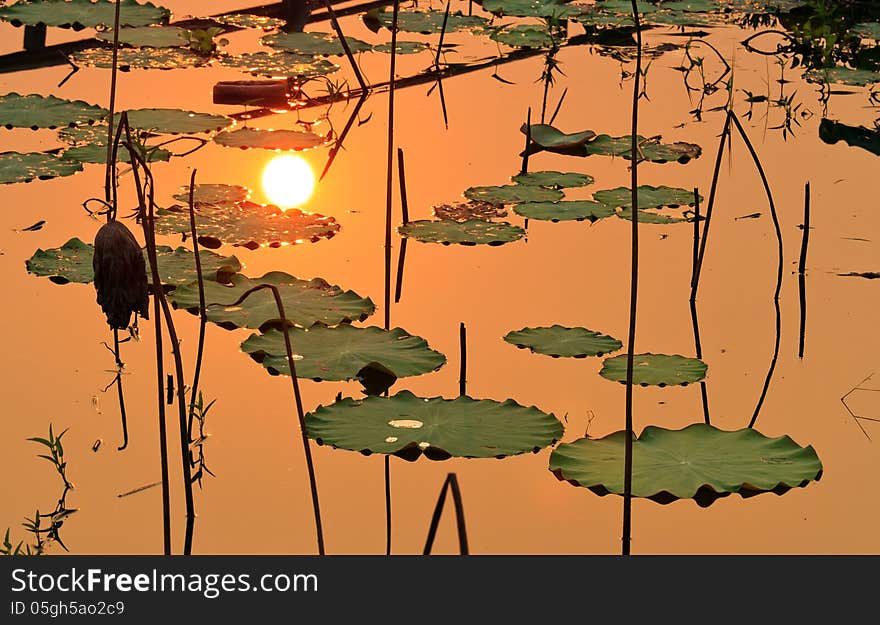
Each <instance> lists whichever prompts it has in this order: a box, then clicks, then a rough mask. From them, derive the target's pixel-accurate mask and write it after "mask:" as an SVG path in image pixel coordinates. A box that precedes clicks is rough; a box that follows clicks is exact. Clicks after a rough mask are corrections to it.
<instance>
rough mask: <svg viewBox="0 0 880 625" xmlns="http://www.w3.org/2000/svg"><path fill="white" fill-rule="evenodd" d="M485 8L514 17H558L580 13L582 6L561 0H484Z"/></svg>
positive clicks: (491, 11)
mask: <svg viewBox="0 0 880 625" xmlns="http://www.w3.org/2000/svg"><path fill="white" fill-rule="evenodd" d="M483 9H484V10H485V11H489V12H490V13H494V14H496V15H503V16H512V17H557V18H568V17H574V16H575V15H579V14H580V12H581V7H580V6H574V5H570V4H565V3H563V2H561V1H559V0H483Z"/></svg>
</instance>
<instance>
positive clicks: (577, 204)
mask: <svg viewBox="0 0 880 625" xmlns="http://www.w3.org/2000/svg"><path fill="white" fill-rule="evenodd" d="M513 212H515V213H516V214H517V215H520V216H521V217H525V218H526V219H539V220H542V221H583V220H585V219H588V220H590V221H596V220H599V219H602V218H604V217H610V216H611V215H613V214H614V210H613V209H612V208H611V207H609V206H605V205H604V204H600V203H599V202H591V201H590V200H566V201H562V202H523V203H522V204H517V205H516V206H514V207H513Z"/></svg>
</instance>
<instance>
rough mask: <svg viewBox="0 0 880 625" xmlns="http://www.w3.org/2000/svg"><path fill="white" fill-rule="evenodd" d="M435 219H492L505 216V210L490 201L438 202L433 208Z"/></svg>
mask: <svg viewBox="0 0 880 625" xmlns="http://www.w3.org/2000/svg"><path fill="white" fill-rule="evenodd" d="M433 211H434V216H435V217H436V218H437V219H451V220H452V221H468V220H470V219H482V220H483V221H492V220H493V219H501V218H504V217H507V210H506V209H505V208H504V207H502V206H498V205H497V204H492V203H490V202H474V201H473V200H472V201H470V202H456V203H454V204H440V205H439V206H435V207H434V208H433Z"/></svg>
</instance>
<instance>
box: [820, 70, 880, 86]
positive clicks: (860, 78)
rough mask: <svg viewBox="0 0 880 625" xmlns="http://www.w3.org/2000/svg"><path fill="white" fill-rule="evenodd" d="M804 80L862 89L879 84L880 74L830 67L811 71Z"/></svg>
mask: <svg viewBox="0 0 880 625" xmlns="http://www.w3.org/2000/svg"><path fill="white" fill-rule="evenodd" d="M804 78H806V79H807V80H808V81H810V82H815V83H828V84H836V85H850V86H853V87H864V86H867V85H872V84H874V83H880V72H875V71H871V70H869V69H850V68H849V67H831V68H825V69H811V70H809V71H807V72H806V73H805V74H804Z"/></svg>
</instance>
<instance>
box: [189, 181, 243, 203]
mask: <svg viewBox="0 0 880 625" xmlns="http://www.w3.org/2000/svg"><path fill="white" fill-rule="evenodd" d="M250 196H251V190H250V189H248V188H247V187H243V186H241V185H237V184H216V183H202V184H197V185H196V186H195V189H194V190H193V203H194V204H223V203H227V202H232V203H235V202H244V201H245V200H247V199H248V198H249V197H250ZM174 199H175V200H178V201H180V202H186V203H187V206H188V205H189V185H184V186H182V187H181V188H180V193H178V194H177V195H175V196H174Z"/></svg>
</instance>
